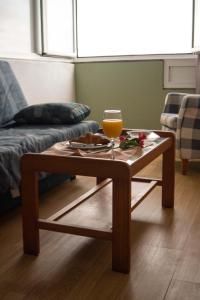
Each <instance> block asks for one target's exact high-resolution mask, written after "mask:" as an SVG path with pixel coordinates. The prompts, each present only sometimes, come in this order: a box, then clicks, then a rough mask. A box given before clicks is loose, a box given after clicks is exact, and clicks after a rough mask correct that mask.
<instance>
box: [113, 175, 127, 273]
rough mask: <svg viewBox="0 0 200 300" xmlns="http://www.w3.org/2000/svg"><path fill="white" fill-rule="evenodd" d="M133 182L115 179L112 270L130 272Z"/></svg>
mask: <svg viewBox="0 0 200 300" xmlns="http://www.w3.org/2000/svg"><path fill="white" fill-rule="evenodd" d="M130 220H131V181H130V180H119V179H113V232H112V269H113V270H114V271H118V272H123V273H129V271H130Z"/></svg>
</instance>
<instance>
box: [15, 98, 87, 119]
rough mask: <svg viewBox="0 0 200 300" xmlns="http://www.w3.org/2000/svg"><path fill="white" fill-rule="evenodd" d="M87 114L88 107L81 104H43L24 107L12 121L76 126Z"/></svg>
mask: <svg viewBox="0 0 200 300" xmlns="http://www.w3.org/2000/svg"><path fill="white" fill-rule="evenodd" d="M89 114H90V108H89V106H87V105H84V104H81V103H76V102H70V103H45V104H36V105H30V106H27V107H25V108H24V109H22V110H21V111H20V112H18V113H17V114H16V115H15V116H14V120H15V121H16V122H17V123H18V124H76V123H79V122H81V121H82V120H84V119H85V118H86V117H87V116H89Z"/></svg>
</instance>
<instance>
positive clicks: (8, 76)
mask: <svg viewBox="0 0 200 300" xmlns="http://www.w3.org/2000/svg"><path fill="white" fill-rule="evenodd" d="M27 105H28V104H27V102H26V99H25V97H24V95H23V93H22V90H21V88H20V86H19V83H18V81H17V79H16V77H15V75H14V73H13V71H12V69H11V67H10V65H9V63H8V62H6V61H0V127H5V126H6V125H7V124H8V123H10V121H12V120H13V117H14V115H15V114H16V113H17V112H18V111H20V110H21V109H22V108H24V107H26V106H27Z"/></svg>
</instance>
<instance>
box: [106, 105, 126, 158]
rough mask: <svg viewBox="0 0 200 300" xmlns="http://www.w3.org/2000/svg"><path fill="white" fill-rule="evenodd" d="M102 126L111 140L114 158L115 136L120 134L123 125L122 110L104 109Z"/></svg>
mask: <svg viewBox="0 0 200 300" xmlns="http://www.w3.org/2000/svg"><path fill="white" fill-rule="evenodd" d="M102 126H103V132H104V134H105V135H106V136H107V137H108V138H110V140H111V146H112V159H114V150H113V148H114V145H115V138H117V137H119V136H120V134H121V132H122V126H123V121H122V114H121V110H111V109H106V110H104V113H103V122H102Z"/></svg>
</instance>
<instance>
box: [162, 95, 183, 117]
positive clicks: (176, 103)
mask: <svg viewBox="0 0 200 300" xmlns="http://www.w3.org/2000/svg"><path fill="white" fill-rule="evenodd" d="M186 95H187V94H186V93H168V94H167V95H166V98H165V105H164V110H163V112H164V113H172V114H178V113H179V110H180V107H181V104H182V101H183V97H184V96H186Z"/></svg>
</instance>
